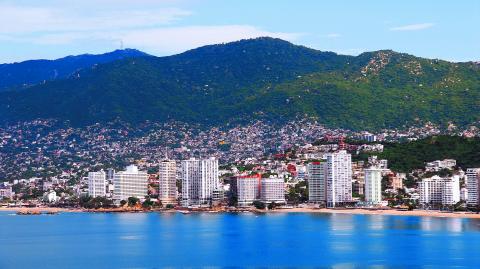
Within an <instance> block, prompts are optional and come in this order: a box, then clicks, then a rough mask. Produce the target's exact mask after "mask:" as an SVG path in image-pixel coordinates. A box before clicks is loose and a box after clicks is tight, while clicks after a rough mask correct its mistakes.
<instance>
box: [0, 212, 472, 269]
mask: <svg viewBox="0 0 480 269" xmlns="http://www.w3.org/2000/svg"><path fill="white" fill-rule="evenodd" d="M163 267H321V268H365V267H371V268H451V267H456V268H480V220H473V219H457V218H432V217H406V216H378V215H370V216H369V215H348V214H303V213H274V214H260V215H256V214H249V213H243V214H223V213H222V214H212V213H210V214H209V213H205V214H203V213H198V214H189V215H182V214H179V213H163V214H159V213H148V214H145V213H143V214H142V213H140V214H132V213H125V214H100V213H97V214H95V213H62V214H58V215H41V216H17V215H14V214H12V213H9V212H0V268H1V269H10V268H56V269H58V268H89V269H92V268H163Z"/></svg>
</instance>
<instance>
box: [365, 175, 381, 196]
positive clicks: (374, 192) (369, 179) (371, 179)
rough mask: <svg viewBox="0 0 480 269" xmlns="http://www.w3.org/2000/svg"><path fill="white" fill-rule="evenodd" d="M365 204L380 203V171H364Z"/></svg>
mask: <svg viewBox="0 0 480 269" xmlns="http://www.w3.org/2000/svg"><path fill="white" fill-rule="evenodd" d="M364 171H365V202H367V203H369V204H379V203H380V202H381V201H382V169H379V168H376V167H372V168H368V169H365V170H364Z"/></svg>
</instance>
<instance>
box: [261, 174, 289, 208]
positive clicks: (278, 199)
mask: <svg viewBox="0 0 480 269" xmlns="http://www.w3.org/2000/svg"><path fill="white" fill-rule="evenodd" d="M260 200H261V201H262V202H264V203H266V204H269V203H272V202H275V203H277V204H285V181H284V180H283V178H279V177H269V178H262V180H261V181H260Z"/></svg>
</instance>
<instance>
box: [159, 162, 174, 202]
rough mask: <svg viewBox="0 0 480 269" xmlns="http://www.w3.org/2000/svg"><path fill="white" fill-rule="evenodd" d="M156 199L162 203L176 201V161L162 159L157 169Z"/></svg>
mask: <svg viewBox="0 0 480 269" xmlns="http://www.w3.org/2000/svg"><path fill="white" fill-rule="evenodd" d="M158 199H159V200H160V201H161V202H162V204H163V205H167V204H176V202H177V163H176V162H175V161H174V160H168V159H166V160H163V161H161V162H160V165H159V169H158Z"/></svg>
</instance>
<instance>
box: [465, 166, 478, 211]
mask: <svg viewBox="0 0 480 269" xmlns="http://www.w3.org/2000/svg"><path fill="white" fill-rule="evenodd" d="M466 175H467V180H466V183H467V191H468V195H467V204H468V205H470V206H476V205H480V168H468V169H467V173H466Z"/></svg>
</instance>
